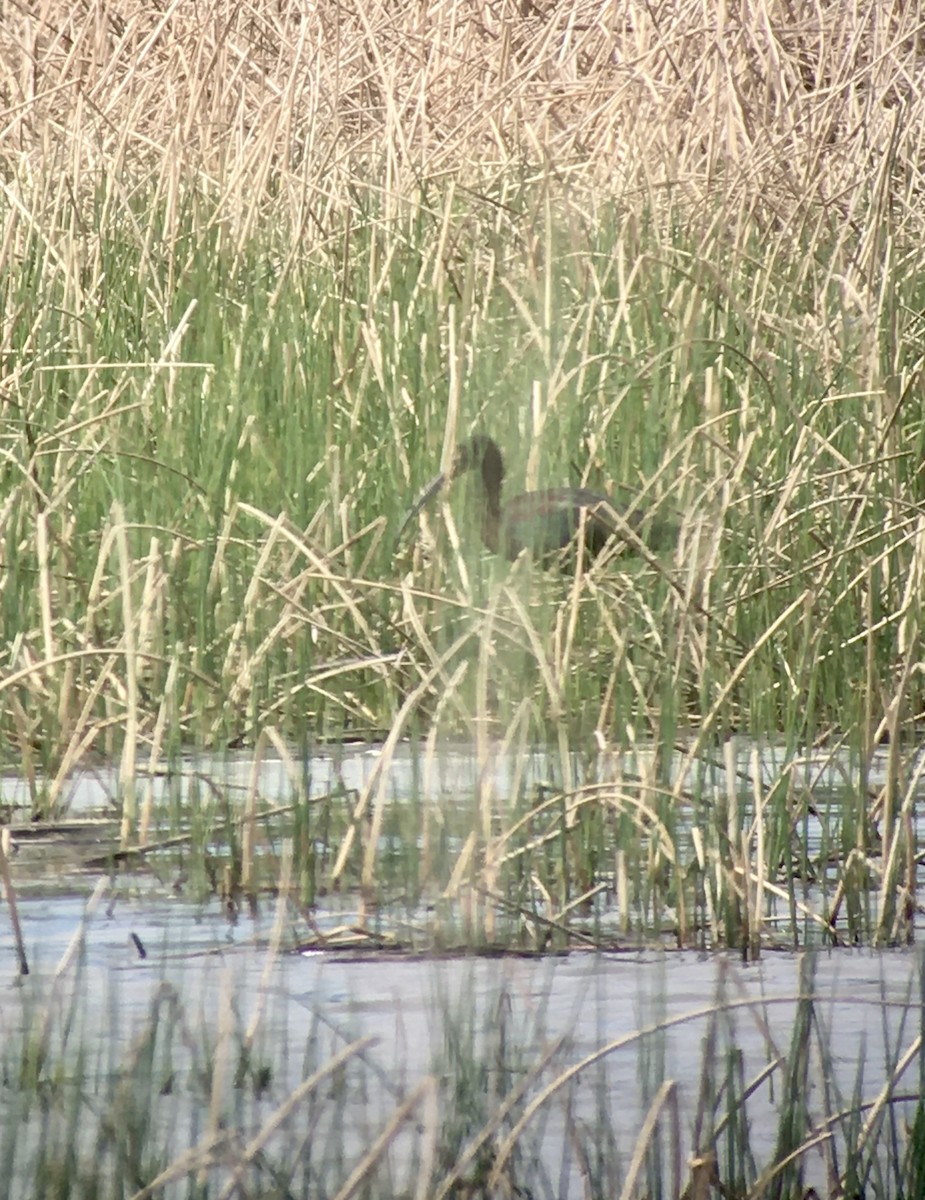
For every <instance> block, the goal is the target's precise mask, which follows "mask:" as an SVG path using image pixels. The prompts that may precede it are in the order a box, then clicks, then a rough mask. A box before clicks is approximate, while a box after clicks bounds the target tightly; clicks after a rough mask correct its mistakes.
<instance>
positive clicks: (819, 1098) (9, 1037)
mask: <svg viewBox="0 0 925 1200" xmlns="http://www.w3.org/2000/svg"><path fill="white" fill-rule="evenodd" d="M86 932H87V930H84V931H83V932H82V934H81V935H80V936H78V937H77V938H76V939H75V945H76V944H79V943H80V942H81V941H82V939H83V935H85V934H86ZM253 957H256V956H242V955H241V954H235V953H234V952H230V951H229V952H228V953H227V954H226V957H225V961H224V963H223V965H222V967H221V969H220V970H218V971H216V970H215V968H214V966H213V967H211V968H210V967H208V966H207V965H205V964H203V963H201V962H200V963H198V964H197V963H196V962H195V961H193V960H186V961H185V962H181V961H178V960H177V959H176V958H175V957H173V958H172V957H164V958H162V959H160V962H159V964H158V963H157V962H155V964H154V967H155V973H154V974H152V972H151V971H149V970H146V969H145V970H132V968H131V967H130V966H129V965H128V964H127V963H126V964H123V965H122V967H121V968H120V969H119V970H118V971H116V970H113V971H111V972H110V973H109V974H108V976H106V977H105V978H106V982H105V984H104V983H102V982H101V980H100V978H99V977H98V974H97V972H98V966H90V965H88V963H87V959H86V957H85V956H84V955H83V954H81V953H69V954H68V955H67V956H66V959H65V960H64V961H62V962H61V963H60V964H59V966H58V968H57V970H56V971H55V972H54V975H53V976H49V977H47V978H46V979H44V980H43V981H42V982H41V983H40V982H38V981H36V982H35V984H34V985H33V986H31V987H30V988H29V989H28V990H24V991H23V993H22V995H21V1000H22V1004H21V1007H20V1009H19V1011H18V1012H17V1014H16V1017H15V1020H13V1021H10V1022H9V1027H8V1028H7V1029H6V1030H5V1034H4V1038H3V1049H2V1066H3V1072H4V1088H3V1095H2V1104H3V1112H4V1118H5V1119H4V1120H3V1122H2V1124H0V1160H2V1162H3V1164H4V1170H3V1172H2V1175H0V1195H2V1196H4V1197H10V1198H15V1197H20V1196H33V1195H48V1194H52V1193H53V1194H55V1195H56V1196H60V1197H62V1200H66V1198H67V1197H71V1196H84V1195H87V1194H94V1195H98V1196H117V1195H119V1196H131V1197H134V1198H135V1200H142V1198H143V1197H153V1196H169V1197H174V1196H193V1195H195V1196H199V1197H213V1196H216V1197H217V1196H221V1197H230V1196H232V1195H235V1194H236V1193H246V1194H248V1195H252V1196H258V1197H271V1196H290V1195H300V1196H301V1195H321V1196H331V1197H334V1196H336V1197H344V1198H346V1197H348V1196H352V1195H358V1194H363V1195H366V1196H370V1197H378V1196H383V1197H393V1196H420V1197H424V1196H453V1195H484V1196H503V1195H506V1194H511V1193H514V1194H516V1193H517V1191H518V1190H519V1191H521V1192H527V1193H528V1194H529V1195H531V1196H534V1197H537V1198H539V1197H547V1196H550V1197H551V1196H555V1197H564V1196H567V1195H568V1196H571V1195H592V1196H604V1195H621V1196H626V1197H630V1196H652V1195H668V1196H675V1197H677V1196H681V1195H683V1194H687V1192H688V1191H691V1192H693V1191H696V1190H699V1189H702V1191H703V1194H708V1193H709V1192H710V1191H711V1190H721V1191H722V1192H723V1193H724V1194H727V1195H730V1196H734V1197H742V1198H745V1197H755V1198H757V1197H761V1196H767V1195H803V1194H805V1193H806V1192H807V1190H808V1189H809V1188H810V1187H816V1188H817V1189H819V1188H822V1187H827V1188H829V1189H830V1190H831V1191H838V1192H839V1193H843V1194H848V1193H853V1192H855V1191H860V1190H863V1192H864V1194H865V1195H870V1196H874V1197H878V1198H879V1197H883V1198H887V1197H893V1196H902V1195H908V1194H910V1192H911V1191H912V1189H913V1188H914V1186H915V1185H917V1183H918V1182H920V1180H921V1122H922V1111H921V1105H922V1102H921V1096H920V1095H916V1092H915V1082H914V1075H915V1064H916V1063H917V1062H920V1060H921V1003H920V1001H921V978H920V976H921V963H920V962H919V963H918V965H917V966H916V965H915V964H914V963H913V961H912V960H910V959H908V958H907V959H906V964H907V967H908V987H907V990H906V991H905V992H903V991H902V987H901V986H898V984H897V980H896V977H895V976H894V978H893V981H892V982H891V983H890V984H889V985H888V984H887V983H886V982H885V981H882V984H883V990H884V994H883V995H881V996H880V997H879V998H878V997H877V996H876V995H875V994H874V995H872V996H867V997H866V998H860V999H859V998H857V997H852V998H851V1002H850V1004H849V1005H848V1006H847V1007H842V1006H840V1005H839V1002H838V1001H837V1000H836V999H834V998H833V996H832V995H831V994H830V993H829V987H830V983H831V981H830V980H828V981H826V980H821V981H817V978H816V966H817V965H818V964H817V962H816V959H815V958H814V956H806V958H805V960H804V961H803V964H802V966H801V967H800V968H799V969H797V968H796V966H795V964H794V965H792V966H790V967H788V969H787V971H786V972H785V974H786V975H787V976H788V977H792V978H790V986H789V987H787V988H783V989H782V988H780V987H776V988H774V989H772V991H773V994H771V995H762V994H760V993H761V990H762V989H761V988H758V987H756V986H754V981H752V984H751V985H749V984H748V982H747V981H746V980H744V979H743V978H742V977H741V976H739V975H737V973H736V972H735V971H730V970H728V969H720V970H719V971H718V972H717V975H716V983H715V988H714V990H713V994H712V996H710V997H709V998H708V1000H707V1001H706V1003H702V1002H700V1001H699V1000H698V1001H693V1000H681V1001H679V1000H678V998H677V997H675V1001H674V1003H673V1004H672V1006H671V1009H670V1011H669V1010H667V1009H666V1007H665V1005H664V997H665V994H666V993H665V980H664V979H662V980H659V979H658V978H657V976H658V971H657V969H656V968H655V967H654V964H650V966H649V970H648V972H646V971H642V972H641V973H640V974H639V975H638V977H637V980H636V982H635V983H633V982H628V980H629V979H630V978H631V977H630V976H629V974H628V972H629V970H630V969H631V966H632V964H630V963H626V962H625V963H623V964H620V965H619V966H618V968H617V971H618V973H619V975H620V976H622V979H623V982H622V984H616V980H615V978H614V976H613V975H612V974H611V975H610V977H609V983H608V977H607V970H608V968H607V966H606V964H604V963H600V964H598V967H597V968H596V970H595V971H591V970H589V971H588V973H587V975H586V976H585V982H586V984H587V987H588V990H589V991H590V993H591V994H592V996H593V995H594V994H595V987H597V988H598V989H599V998H598V999H597V1000H596V1001H595V1000H594V999H589V998H587V997H585V998H583V999H582V1000H581V1001H580V1002H579V1001H578V999H576V998H574V997H573V998H572V1002H571V1003H568V1002H566V1004H565V1009H566V1012H568V1011H569V1010H570V1009H571V1010H572V1011H573V1012H574V1014H575V1019H574V1020H573V1022H572V1023H571V1024H570V1026H569V1028H570V1032H569V1035H568V1036H562V1035H561V1033H558V1032H557V1030H558V1029H559V1027H560V1026H561V1022H562V1019H563V1015H564V1014H563V1012H562V1009H561V1004H562V996H561V985H560V987H559V990H557V987H556V983H555V980H554V977H553V976H552V975H551V974H550V975H548V977H547V979H546V981H545V983H544V982H543V979H542V977H541V976H542V972H540V971H537V972H536V978H533V979H532V983H531V986H530V987H529V988H528V989H527V992H526V993H525V992H524V989H523V984H524V982H525V980H524V978H522V977H518V976H516V975H515V976H514V977H513V978H508V979H507V980H505V979H502V978H501V977H499V976H498V975H497V974H494V975H493V976H491V980H492V981H491V982H490V983H488V982H486V981H487V979H488V973H487V972H485V971H477V970H475V969H473V964H471V963H470V964H468V966H467V965H466V964H463V963H456V964H453V970H452V971H450V972H444V973H442V974H441V973H440V972H438V970H437V966H436V964H433V963H431V964H419V975H418V976H417V984H416V986H417V987H419V988H420V987H423V988H424V989H425V990H427V991H428V992H429V999H428V1001H427V1003H426V1005H421V1004H420V1003H419V1002H414V1001H412V1002H411V1003H412V1011H410V1012H405V1011H403V1009H402V1007H401V1006H400V1005H398V1006H396V1007H395V1011H394V1012H390V1013H389V1014H388V1015H387V1016H386V1017H385V1022H386V1024H388V1023H389V1022H391V1025H392V1028H393V1032H394V1036H395V1038H396V1039H397V1040H398V1043H399V1045H400V1044H401V1043H402V1041H403V1040H408V1039H410V1040H411V1041H412V1042H413V1049H414V1053H413V1055H412V1061H411V1062H401V1063H400V1064H399V1065H398V1066H396V1062H395V1050H396V1046H395V1045H394V1044H392V1043H391V1042H390V1041H389V1040H388V1039H387V1038H383V1037H382V1036H379V1037H376V1036H372V1035H371V1034H369V1033H368V1032H366V1030H368V1029H369V1027H370V1025H372V1026H373V1027H374V1028H379V1029H380V1030H381V1029H382V1025H383V1019H382V1016H381V1015H380V1014H379V1013H378V1006H377V1005H376V1004H371V1003H370V1002H369V1000H368V999H367V997H366V996H365V995H363V996H358V997H355V998H354V999H353V1000H352V1001H350V1000H349V999H348V1000H345V999H341V1000H340V1001H339V1002H338V1003H334V1004H330V1003H329V1004H327V1005H324V1004H321V1003H316V1002H315V1001H314V1000H313V999H311V997H312V995H313V993H312V992H309V993H307V994H306V995H307V996H308V997H309V1002H308V1004H307V1006H306V1004H305V1003H304V997H303V1000H302V1002H301V1003H299V1004H297V1003H295V996H294V995H292V994H291V993H290V991H289V989H290V988H297V987H298V986H299V984H298V981H299V979H300V978H304V974H303V975H300V973H299V966H298V964H297V963H294V962H292V961H291V960H290V961H289V962H288V965H287V963H286V962H285V961H283V962H281V961H280V960H279V959H277V958H276V950H275V947H271V948H270V949H269V950H268V953H267V956H266V960H265V962H264V963H263V964H262V965H261V963H260V962H252V961H250V960H251V958H253ZM90 958H91V961H92V959H93V956H92V955H91V956H90ZM487 965H488V964H481V966H487ZM587 965H588V967H589V968H590V966H591V964H590V963H588V964H587ZM336 969H337V968H336V966H335V967H334V971H335V972H336ZM386 969H388V968H386ZM258 974H259V976H260V978H259V980H258V979H257V975H258ZM903 975H904V976H905V975H906V972H905V971H904V972H903ZM88 976H89V977H90V978H91V979H93V980H94V988H95V992H96V996H97V999H96V1001H95V1002H93V1003H88V999H87V997H88V990H87V977H88ZM458 976H462V979H460V978H458ZM393 978H394V980H395V986H396V988H397V987H398V986H399V981H398V977H397V975H395V976H393ZM248 980H249V982H250V985H249V986H247V987H245V986H243V984H244V982H245V981H248ZM646 981H647V982H646ZM779 982H780V980H779ZM461 984H462V986H461ZM401 986H402V987H406V986H407V984H406V983H403V984H402V985H401ZM647 986H654V987H655V988H656V989H657V991H658V994H659V995H660V996H661V1000H660V1001H656V1002H655V1003H653V1002H652V1000H651V998H650V997H649V998H647V997H646V994H645V991H646V987H647ZM102 987H105V991H106V995H105V998H104V999H103V1002H102V1003H101V1002H100V1000H101V998H100V996H99V991H100V989H101V988H102ZM614 987H616V991H617V995H618V996H619V997H620V999H621V1001H622V1003H621V1005H620V1008H621V1009H626V1010H630V1011H628V1012H627V1013H626V1015H625V1017H624V1015H623V1013H622V1012H621V1013H619V1014H618V1013H615V1012H614V1009H613V1004H612V1002H613V999H614V996H613V991H614ZM634 988H635V989H636V990H635V994H634V991H633V989H634ZM322 990H324V988H323V987H322ZM377 994H378V993H377ZM245 997H246V998H245ZM608 999H609V1001H610V1003H608ZM417 1000H418V1001H420V996H418V997H417ZM557 1003H558V1004H559V1005H560V1008H559V1010H558V1011H557V1010H556V1008H555V1005H556V1004H557ZM859 1004H860V1005H864V1006H867V1007H869V1008H870V1018H869V1020H868V1024H867V1028H868V1039H867V1040H868V1045H867V1058H866V1061H865V1060H863V1059H862V1060H861V1061H860V1062H858V1061H854V1060H853V1058H852V1056H851V1055H847V1056H846V1054H845V1052H844V1046H843V1038H844V1034H843V1031H842V1028H841V1026H842V1022H844V1021H845V1020H852V1019H853V1020H854V1021H857V1014H856V1012H854V1008H856V1007H857V1006H858V1005H859ZM852 1006H853V1007H852ZM634 1008H635V1009H641V1010H644V1011H645V1012H646V1013H647V1015H646V1017H645V1018H644V1019H641V1020H639V1019H638V1018H634V1017H633V1015H632V1010H633V1009H634ZM421 1009H423V1011H420V1010H421ZM579 1012H580V1014H581V1017H580V1019H577V1016H578V1014H579ZM637 1022H638V1023H637ZM412 1030H413V1033H412ZM605 1031H606V1032H605ZM595 1033H597V1035H598V1037H599V1041H597V1042H595V1041H594V1040H593V1039H594V1035H595ZM602 1034H603V1036H601V1035H602Z"/></svg>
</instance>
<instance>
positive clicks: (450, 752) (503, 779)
mask: <svg viewBox="0 0 925 1200" xmlns="http://www.w3.org/2000/svg"><path fill="white" fill-rule="evenodd" d="M756 752H757V761H758V763H759V765H760V771H761V778H762V786H763V787H764V788H765V789H769V788H771V787H772V786H773V785H774V784H775V783H776V782H777V781H779V780H780V779H781V777H782V775H784V774H786V776H787V778H788V779H789V780H790V781H791V783H792V785H793V786H794V787H796V788H799V789H805V790H808V791H810V792H811V793H813V794H814V795H817V796H820V797H828V796H832V795H835V794H838V793H840V792H844V791H857V789H858V788H859V787H861V785H862V782H863V786H864V787H865V788H867V789H868V790H876V789H879V788H882V787H883V786H884V784H885V783H886V779H887V772H888V770H889V768H890V758H889V755H890V748H889V747H888V746H883V747H878V748H877V749H876V750H875V751H874V753H873V755H872V757H871V759H870V761H869V762H867V763H865V764H864V770H863V772H862V770H861V765H860V764H859V762H858V761H857V760H856V758H855V757H854V756H853V755H852V754H850V753H848V752H845V751H841V750H838V749H836V750H813V751H810V752H806V753H805V754H799V755H796V756H793V755H789V756H788V754H787V752H786V751H785V749H784V747H782V746H777V745H774V744H773V743H772V742H764V741H761V742H756V741H754V740H752V739H748V738H735V739H732V741H731V743H730V744H729V745H727V746H726V747H722V748H719V749H718V750H717V751H716V752H715V755H714V756H710V755H706V754H704V755H701V756H699V757H698V758H696V759H695V761H694V762H693V763H692V764H688V763H687V762H686V758H685V757H684V756H683V755H682V754H680V753H677V752H674V753H673V754H671V755H669V756H668V757H669V762H668V764H667V767H664V766H663V767H662V768H661V770H662V771H663V773H664V775H663V781H665V780H667V781H668V782H670V783H671V784H674V783H676V782H677V776H678V772H679V771H680V769H681V767H682V765H684V766H686V767H687V779H686V782H685V788H686V790H687V791H688V792H690V793H691V794H694V795H698V796H703V797H705V798H707V799H709V798H710V796H711V795H716V796H726V795H727V794H728V793H729V790H730V781H729V779H728V776H727V765H728V766H730V767H731V769H732V772H733V779H732V789H733V790H735V791H738V792H741V794H742V795H743V796H749V795H751V794H752V789H753V786H754V781H753V770H752V763H753V759H754V757H755V754H756ZM663 757H664V755H663ZM655 758H656V748H655V747H654V746H649V745H645V744H640V746H639V747H638V748H637V749H635V750H633V751H625V752H620V751H608V752H607V753H606V754H602V755H597V756H594V757H593V758H590V759H589V758H587V757H580V756H577V755H574V756H570V758H569V760H568V762H567V763H566V764H565V766H564V767H563V763H562V760H561V758H560V757H559V756H557V755H556V754H554V753H552V752H550V751H549V750H548V749H547V748H543V747H536V748H532V749H529V750H528V751H527V752H526V753H521V752H517V753H516V754H515V753H510V752H503V751H501V750H500V749H498V748H497V747H492V748H491V750H490V752H489V755H488V757H487V760H486V761H485V762H484V763H482V762H479V760H478V758H477V757H476V755H475V754H474V753H473V750H472V747H471V746H454V745H445V744H443V745H438V746H436V747H429V746H426V745H423V744H421V745H410V744H408V743H403V744H401V745H400V746H398V747H397V748H396V749H395V751H394V753H392V754H389V755H388V757H387V759H384V757H383V748H382V746H380V745H370V746H363V745H345V746H341V747H337V748H335V749H317V750H315V751H313V752H312V754H311V756H310V757H309V758H307V759H303V758H302V757H300V756H299V755H298V754H297V753H295V752H294V753H293V758H292V759H291V760H290V761H289V762H284V761H283V760H282V759H280V758H278V757H271V756H268V755H261V756H260V757H259V758H258V759H257V761H256V764H255V759H254V756H253V754H246V753H243V752H240V753H234V754H228V755H224V756H207V755H201V756H197V757H194V758H187V759H183V760H181V762H180V763H179V764H178V765H177V767H176V769H173V770H171V771H170V772H166V771H159V772H157V773H155V774H154V775H153V776H151V777H150V778H149V777H148V776H147V775H146V774H145V772H144V770H143V769H142V767H141V764H142V763H143V761H144V758H143V756H142V755H141V754H139V757H138V762H139V771H138V777H137V778H138V786H139V788H148V787H150V788H151V789H152V793H153V798H154V802H155V803H160V802H163V801H165V800H168V799H173V800H174V801H178V800H179V801H180V802H181V803H182V802H183V801H184V800H186V799H188V797H189V796H190V794H191V793H193V792H195V790H196V789H200V788H201V787H202V782H203V781H204V780H206V781H214V782H215V783H216V784H217V785H218V786H220V787H221V788H222V789H223V790H224V791H225V793H226V794H228V795H229V796H231V797H234V796H235V795H236V794H237V795H240V796H242V797H243V796H244V795H246V794H247V793H248V791H249V790H250V789H251V787H252V786H254V784H255V783H256V786H257V788H258V790H259V792H260V794H261V795H262V796H264V797H265V798H268V799H271V800H275V801H277V802H281V803H284V802H285V801H286V800H288V799H291V798H292V797H293V796H294V795H305V796H307V797H308V798H310V799H311V798H317V797H321V796H326V795H329V794H330V793H332V792H338V791H348V792H361V791H362V790H363V789H364V788H366V787H368V786H369V785H370V783H371V782H375V783H376V784H377V786H378V784H379V774H380V771H382V770H383V765H384V764H385V769H384V775H385V779H384V783H383V787H384V789H385V794H386V796H387V798H388V799H389V800H394V801H402V800H417V799H420V798H422V797H424V798H427V799H429V800H436V801H443V800H446V801H451V800H453V799H456V798H459V797H460V796H471V795H472V793H473V791H474V790H475V789H476V788H477V787H479V786H481V787H488V788H490V790H491V792H492V794H493V795H494V796H495V797H496V798H497V800H498V801H499V802H502V803H503V802H505V801H508V800H510V799H511V797H512V794H513V793H514V792H515V791H516V790H518V789H519V790H523V789H528V790H529V789H531V788H535V787H561V786H562V780H563V776H564V774H566V773H567V774H568V776H569V777H570V779H571V780H572V784H573V786H577V785H578V784H581V783H585V784H586V783H599V782H607V781H609V780H611V779H614V778H649V777H651V773H652V770H653V765H654V762H655ZM905 767H906V772H905V773H906V775H907V777H908V779H909V780H910V782H911V784H912V785H913V786H914V788H915V790H916V792H917V793H919V794H925V770H921V767H925V757H923V755H922V754H921V753H920V752H919V751H916V752H915V753H914V754H911V755H907V756H906V763H905ZM255 772H256V773H255ZM118 794H119V767H118V764H102V765H99V766H97V767H95V768H92V769H90V768H87V769H81V770H79V771H76V772H74V774H73V775H72V776H70V777H69V778H68V780H67V782H66V785H65V787H64V790H63V793H62V796H61V799H60V802H59V805H58V810H59V811H66V812H69V813H71V814H78V813H86V812H98V811H101V810H105V809H107V808H110V807H111V806H113V805H115V804H116V802H117V797H118ZM0 805H3V806H5V807H7V808H11V809H16V808H18V809H28V808H29V805H30V797H29V789H28V786H27V784H26V782H25V780H23V779H22V778H20V777H17V776H12V775H6V776H0Z"/></svg>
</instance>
